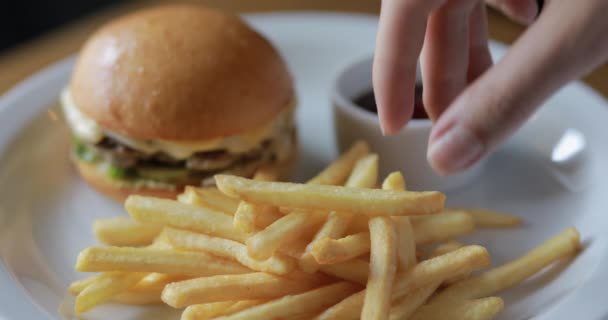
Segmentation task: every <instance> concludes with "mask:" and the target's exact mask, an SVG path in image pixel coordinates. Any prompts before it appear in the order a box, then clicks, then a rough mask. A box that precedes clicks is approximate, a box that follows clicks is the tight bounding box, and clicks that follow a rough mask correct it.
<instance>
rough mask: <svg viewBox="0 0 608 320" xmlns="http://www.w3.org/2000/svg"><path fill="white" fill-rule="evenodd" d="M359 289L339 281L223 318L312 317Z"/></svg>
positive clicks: (223, 319)
mask: <svg viewBox="0 0 608 320" xmlns="http://www.w3.org/2000/svg"><path fill="white" fill-rule="evenodd" d="M357 289H359V287H358V286H356V285H354V284H352V283H349V282H338V283H335V284H331V285H328V286H325V287H321V288H318V289H314V290H310V291H307V292H304V293H300V294H296V295H289V296H285V297H283V298H280V299H277V300H273V301H270V302H267V303H264V304H261V305H258V306H255V307H253V308H249V309H245V310H243V311H241V312H237V313H235V314H232V315H230V316H226V317H221V318H218V319H222V320H240V319H243V320H245V319H293V318H298V317H303V316H304V317H312V316H314V315H315V314H317V313H318V312H320V311H321V310H323V309H325V308H327V307H329V306H331V305H332V304H334V303H336V302H338V301H340V300H341V299H343V298H344V297H346V296H348V295H349V294H351V293H353V292H355V291H356V290H357Z"/></svg>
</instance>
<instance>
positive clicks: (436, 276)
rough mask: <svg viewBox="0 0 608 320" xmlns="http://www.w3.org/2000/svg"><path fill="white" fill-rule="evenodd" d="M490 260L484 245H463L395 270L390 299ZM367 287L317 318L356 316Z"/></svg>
mask: <svg viewBox="0 0 608 320" xmlns="http://www.w3.org/2000/svg"><path fill="white" fill-rule="evenodd" d="M489 264H490V255H489V254H488V251H487V250H486V249H485V248H483V247H480V246H467V247H463V248H460V249H458V250H456V251H454V252H449V253H446V254H444V255H442V256H439V257H436V258H432V259H429V260H424V261H421V262H420V263H418V264H417V265H415V266H414V267H412V268H411V269H409V270H406V271H403V272H400V273H399V274H397V276H396V277H395V279H396V281H395V284H394V286H393V291H392V295H391V297H392V299H393V301H396V300H397V299H400V298H401V297H403V296H405V295H408V294H410V293H411V292H412V291H413V290H416V289H418V288H423V287H425V286H429V285H432V284H434V283H441V282H442V281H443V280H444V279H447V278H449V277H452V276H454V275H457V274H463V273H469V272H470V271H471V270H478V269H481V268H485V267H487V266H488V265H489ZM330 266H331V265H330ZM366 291H367V290H363V291H361V292H358V293H355V294H353V295H352V296H350V297H348V299H345V300H343V301H341V302H340V303H338V304H336V305H335V306H333V307H332V308H330V309H328V310H327V311H326V312H324V314H321V315H320V316H319V318H318V319H353V318H351V317H350V316H349V315H357V317H358V315H360V314H361V311H362V307H363V302H364V299H365V292H366Z"/></svg>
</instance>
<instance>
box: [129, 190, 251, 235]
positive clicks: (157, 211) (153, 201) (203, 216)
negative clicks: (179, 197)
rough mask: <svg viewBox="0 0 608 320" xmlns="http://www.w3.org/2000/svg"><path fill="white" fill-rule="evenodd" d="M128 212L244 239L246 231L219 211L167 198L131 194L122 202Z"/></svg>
mask: <svg viewBox="0 0 608 320" xmlns="http://www.w3.org/2000/svg"><path fill="white" fill-rule="evenodd" d="M125 208H126V209H127V211H128V212H129V214H130V215H131V216H132V217H133V218H135V219H136V220H138V221H142V222H152V223H159V224H163V225H167V226H171V227H174V228H179V229H187V230H192V231H197V232H202V233H206V234H210V235H214V236H218V237H222V238H226V239H230V240H235V241H239V242H245V239H246V238H247V234H246V233H243V232H241V231H239V230H236V229H235V228H234V227H233V225H232V217H231V216H229V215H227V214H224V213H222V212H217V211H213V210H210V209H207V208H201V207H195V206H191V205H188V204H184V203H180V202H177V201H173V200H168V199H159V198H153V197H143V196H137V195H131V196H129V197H128V198H127V200H126V202H125Z"/></svg>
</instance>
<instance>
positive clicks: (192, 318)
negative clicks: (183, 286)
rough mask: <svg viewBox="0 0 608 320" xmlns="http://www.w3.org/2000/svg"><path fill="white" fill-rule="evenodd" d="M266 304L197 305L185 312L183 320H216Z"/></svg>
mask: <svg viewBox="0 0 608 320" xmlns="http://www.w3.org/2000/svg"><path fill="white" fill-rule="evenodd" d="M264 302H265V301H264V300H243V301H222V302H212V303H204V304H195V305H191V306H189V307H187V308H186V309H185V310H184V312H183V313H182V317H181V320H206V319H214V318H216V317H218V316H226V315H230V314H233V313H235V312H239V311H241V310H245V309H247V308H250V307H253V306H257V305H258V304H262V303H264Z"/></svg>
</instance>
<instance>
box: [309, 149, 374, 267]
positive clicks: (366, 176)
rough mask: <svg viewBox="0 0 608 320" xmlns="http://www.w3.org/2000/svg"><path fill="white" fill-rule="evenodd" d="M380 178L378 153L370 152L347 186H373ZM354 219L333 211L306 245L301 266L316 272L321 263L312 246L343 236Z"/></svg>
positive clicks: (356, 168)
mask: <svg viewBox="0 0 608 320" xmlns="http://www.w3.org/2000/svg"><path fill="white" fill-rule="evenodd" d="M377 180H378V155H377V154H369V155H367V156H365V157H363V158H361V159H359V161H357V163H356V165H355V167H354V168H353V170H352V172H351V174H350V176H349V177H348V180H347V181H346V187H351V188H373V187H374V186H375V185H376V182H377ZM351 220H352V215H351V214H345V213H339V212H335V211H332V212H330V214H329V216H328V217H327V220H326V221H325V223H324V224H323V225H322V226H321V228H320V229H319V231H317V233H316V234H315V237H314V238H313V240H312V241H311V242H310V244H309V245H308V246H307V247H306V250H305V252H304V254H303V255H302V257H301V258H300V268H301V269H302V270H304V271H306V272H311V273H312V272H316V271H317V270H318V269H319V264H318V262H317V260H316V259H315V257H314V255H313V253H312V250H313V249H312V248H313V247H314V246H315V244H316V243H317V241H320V240H323V239H325V238H330V239H335V238H340V237H342V236H343V235H344V234H345V233H346V230H347V229H348V226H349V224H350V221H351Z"/></svg>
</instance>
